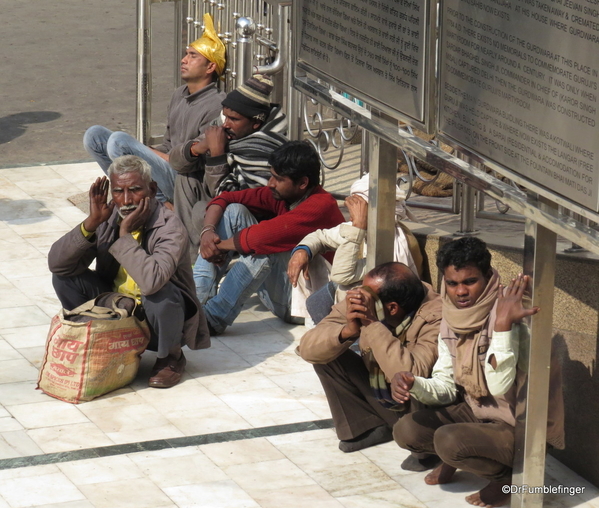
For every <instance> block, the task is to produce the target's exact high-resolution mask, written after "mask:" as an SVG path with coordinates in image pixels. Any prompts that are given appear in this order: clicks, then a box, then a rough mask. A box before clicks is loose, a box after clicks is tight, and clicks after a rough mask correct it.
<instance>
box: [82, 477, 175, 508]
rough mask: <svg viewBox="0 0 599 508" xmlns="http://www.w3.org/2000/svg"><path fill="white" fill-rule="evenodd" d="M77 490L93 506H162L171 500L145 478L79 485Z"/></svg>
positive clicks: (150, 507)
mask: <svg viewBox="0 0 599 508" xmlns="http://www.w3.org/2000/svg"><path fill="white" fill-rule="evenodd" d="M79 490H80V491H81V492H82V493H83V494H84V495H85V497H86V498H87V499H88V500H89V501H90V502H91V503H92V504H93V505H94V507H95V508H115V507H123V508H125V507H132V508H133V507H137V506H139V507H141V506H143V507H144V508H164V507H167V506H168V507H171V506H173V502H172V501H171V500H170V499H169V497H168V496H167V495H165V494H164V492H162V490H160V489H159V488H158V487H157V486H156V485H154V483H152V482H151V481H150V480H148V479H147V478H128V479H126V480H119V481H114V482H102V483H94V484H90V485H79Z"/></svg>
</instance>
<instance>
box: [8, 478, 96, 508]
mask: <svg viewBox="0 0 599 508" xmlns="http://www.w3.org/2000/svg"><path fill="white" fill-rule="evenodd" d="M0 494H1V495H2V497H3V498H4V499H6V501H8V503H9V504H10V505H11V506H12V507H14V508H21V507H23V508H24V507H26V506H36V505H45V504H51V503H65V502H68V501H76V500H83V499H85V496H84V495H83V494H82V493H81V492H80V491H79V490H78V489H77V487H75V486H74V485H73V484H72V483H71V482H70V481H69V480H68V479H67V478H66V477H65V476H64V475H63V474H62V473H53V474H47V475H37V476H35V477H33V478H32V477H27V478H12V479H8V480H4V481H2V482H0Z"/></svg>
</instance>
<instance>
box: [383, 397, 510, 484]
mask: <svg viewBox="0 0 599 508" xmlns="http://www.w3.org/2000/svg"><path fill="white" fill-rule="evenodd" d="M393 437H394V438H395V441H396V442H397V444H399V446H401V447H402V448H405V449H407V450H410V451H412V452H417V453H436V454H437V455H439V457H441V459H442V460H443V462H444V463H445V464H448V465H450V466H453V467H455V468H457V469H462V470H463V471H468V472H470V473H474V474H475V475H478V476H481V477H482V478H486V479H487V480H491V481H496V482H506V481H509V479H510V477H511V474H512V464H513V460H514V427H512V426H511V425H508V424H507V423H504V422H483V421H481V420H478V419H477V418H476V417H475V416H474V414H473V413H472V409H470V406H469V405H468V404H466V403H465V402H462V403H460V404H454V405H452V406H447V407H444V408H441V409H436V410H433V409H423V410H420V411H416V412H415V413H412V414H409V415H406V416H405V417H403V418H402V419H401V420H400V421H399V422H398V423H397V425H395V427H394V429H393Z"/></svg>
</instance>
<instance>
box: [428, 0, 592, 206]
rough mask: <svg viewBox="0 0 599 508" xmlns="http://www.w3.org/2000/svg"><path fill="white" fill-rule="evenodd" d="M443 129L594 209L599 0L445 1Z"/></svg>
mask: <svg viewBox="0 0 599 508" xmlns="http://www.w3.org/2000/svg"><path fill="white" fill-rule="evenodd" d="M442 4H443V9H442V13H441V14H442V17H441V27H442V28H441V42H440V44H441V60H440V89H439V110H440V111H439V116H438V118H439V126H438V127H439V131H440V132H441V133H443V134H444V135H446V136H448V137H450V138H452V139H453V140H455V141H456V142H457V143H458V144H460V145H462V146H463V147H465V148H467V149H469V150H471V151H473V152H476V153H478V154H480V155H482V156H483V157H485V158H487V159H490V160H492V161H494V162H496V163H498V164H500V165H502V166H504V167H506V168H509V169H511V170H513V171H515V172H516V173H518V174H519V175H521V176H523V177H525V178H527V179H529V180H531V181H533V182H536V183H538V184H540V185H543V186H544V187H546V188H548V189H550V190H551V191H553V192H554V193H556V194H561V195H563V196H565V197H567V198H569V199H571V200H573V201H574V202H576V203H578V204H580V205H582V206H585V207H588V208H591V209H593V210H595V211H597V210H598V203H599V201H598V190H599V186H598V178H599V175H598V171H599V168H598V159H599V136H598V131H597V125H598V123H599V115H598V112H597V108H598V104H597V96H598V94H599V90H598V84H599V0H445V1H444V2H443V3H442Z"/></svg>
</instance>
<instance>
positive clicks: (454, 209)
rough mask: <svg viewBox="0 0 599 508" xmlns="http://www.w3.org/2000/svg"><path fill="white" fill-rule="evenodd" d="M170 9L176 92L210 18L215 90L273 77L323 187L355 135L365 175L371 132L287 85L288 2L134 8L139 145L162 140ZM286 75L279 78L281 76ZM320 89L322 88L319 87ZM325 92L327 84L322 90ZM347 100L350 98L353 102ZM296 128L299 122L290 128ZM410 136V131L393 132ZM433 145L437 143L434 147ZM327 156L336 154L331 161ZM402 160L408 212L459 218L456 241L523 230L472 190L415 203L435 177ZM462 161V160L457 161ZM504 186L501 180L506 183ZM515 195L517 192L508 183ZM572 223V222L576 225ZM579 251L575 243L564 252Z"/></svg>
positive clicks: (276, 98) (276, 96)
mask: <svg viewBox="0 0 599 508" xmlns="http://www.w3.org/2000/svg"><path fill="white" fill-rule="evenodd" d="M166 2H172V3H173V4H174V9H175V12H174V27H173V35H174V41H175V44H174V58H173V60H174V83H173V88H176V87H178V86H180V85H181V79H180V73H179V67H180V58H181V55H182V54H183V50H184V48H185V47H187V46H188V45H189V43H190V42H192V41H194V40H195V39H197V38H198V37H200V36H201V34H202V33H203V30H204V26H203V24H202V19H203V15H204V13H206V12H207V13H209V14H211V15H212V16H213V19H214V25H215V28H216V30H217V33H218V35H219V37H221V39H222V40H223V42H224V43H225V46H226V48H227V65H226V68H225V71H224V73H223V77H222V80H221V83H220V86H221V87H222V88H223V89H224V90H225V91H230V90H232V89H234V88H235V87H237V86H238V85H239V84H241V83H243V82H244V81H245V80H246V79H247V78H248V77H249V76H250V75H251V74H253V73H255V72H260V73H264V74H269V75H271V76H272V78H273V81H274V82H275V86H274V89H273V98H272V100H273V102H275V103H280V104H283V105H284V108H285V110H286V112H287V116H288V118H289V120H290V132H289V135H290V137H291V138H306V139H308V140H309V141H310V142H311V143H312V145H313V146H314V147H315V148H316V150H317V151H318V153H319V155H320V157H321V160H322V162H323V167H324V168H325V171H323V178H322V182H323V184H324V183H325V181H326V175H327V171H335V170H336V169H337V168H338V167H339V165H340V164H341V162H342V160H343V157H344V155H345V151H346V147H347V145H348V144H349V143H351V142H353V141H355V139H356V136H357V135H358V133H361V136H362V141H361V145H362V155H361V163H360V168H358V169H359V171H357V172H356V173H357V175H356V176H359V175H358V173H359V174H362V173H363V172H367V171H368V160H369V157H368V153H367V152H368V146H369V136H370V134H369V132H368V131H366V130H362V131H361V130H360V129H359V127H358V125H357V124H356V123H352V121H351V120H350V119H348V118H345V117H343V116H341V115H339V114H338V113H337V112H334V111H332V110H328V109H327V108H326V107H324V106H323V105H322V104H318V103H316V101H314V100H313V99H311V98H310V97H308V96H304V95H302V94H300V93H299V92H297V91H296V90H295V89H294V88H293V87H292V86H291V85H290V83H291V81H292V78H291V69H290V66H288V65H287V62H288V60H289V55H291V54H293V53H292V51H291V38H290V28H289V27H290V26H291V24H290V16H291V3H292V2H291V0H267V1H265V0H138V4H137V6H138V21H137V40H138V42H137V48H138V51H137V117H136V133H137V138H138V139H139V140H140V141H142V142H144V143H147V144H152V143H157V142H159V141H160V137H159V136H152V135H151V128H152V126H151V120H150V119H151V112H152V87H151V83H152V33H151V21H152V17H151V6H152V4H156V3H166ZM285 70H286V71H287V72H284V71H285ZM318 81H319V82H321V83H322V81H321V80H318ZM323 84H324V85H325V86H328V85H327V84H326V83H323ZM350 99H351V98H350ZM295 120H297V121H295ZM398 129H403V130H405V131H406V132H409V133H410V134H413V132H412V129H411V127H409V126H406V125H400V126H398ZM431 143H433V144H437V143H436V141H435V140H433V141H431ZM331 152H335V153H334V155H333V156H331ZM400 152H401V153H402V154H403V157H404V158H405V161H406V165H407V168H408V173H407V174H405V175H403V176H402V177H401V179H402V180H403V182H404V184H405V187H406V194H407V202H408V203H409V205H410V206H411V207H413V208H422V209H428V210H433V211H437V212H443V213H448V214H453V215H459V216H460V227H459V230H458V231H457V232H456V233H458V234H475V233H476V231H477V230H476V225H475V221H476V219H487V220H499V221H507V222H513V223H522V224H523V223H524V218H523V217H522V216H521V215H519V214H515V213H513V212H512V211H511V210H510V207H509V206H508V205H504V204H502V203H501V202H500V201H495V200H493V202H494V207H495V208H496V211H489V210H488V209H487V206H486V205H487V201H488V200H489V198H488V197H485V194H484V193H483V192H479V191H476V190H475V189H474V188H472V187H470V186H468V185H466V184H463V183H460V182H454V184H453V192H452V197H451V200H450V203H449V204H447V203H431V202H430V201H429V202H422V201H420V200H416V199H414V192H413V186H414V182H416V181H418V180H420V181H421V182H423V183H428V184H432V183H434V182H435V180H436V179H437V178H438V177H439V175H440V172H439V173H438V174H437V175H436V176H433V177H432V178H427V177H426V176H424V175H423V174H422V173H421V172H420V171H419V169H418V164H417V163H416V159H415V158H414V156H413V155H411V154H409V153H407V152H406V151H405V150H400ZM457 155H458V156H459V155H460V154H459V153H458V154H457ZM467 162H469V163H470V164H473V165H476V166H477V167H479V168H480V169H482V170H484V171H487V172H490V173H493V174H494V172H493V171H492V170H491V169H489V168H486V167H484V166H483V165H482V164H476V163H475V161H473V160H467ZM503 180H504V181H506V179H505V178H504V179H503ZM506 183H508V184H509V185H511V186H513V187H514V188H518V186H517V184H516V183H515V182H512V181H506ZM575 218H576V217H575ZM578 219H579V220H583V221H585V224H586V225H587V226H589V227H591V228H595V227H596V224H595V223H591V222H590V221H588V219H584V218H583V217H578ZM582 250H584V249H583V248H582V247H580V246H579V245H577V244H575V243H572V246H571V248H569V249H566V252H580V251H582Z"/></svg>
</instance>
